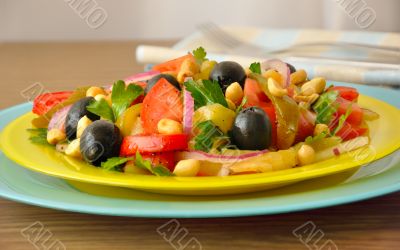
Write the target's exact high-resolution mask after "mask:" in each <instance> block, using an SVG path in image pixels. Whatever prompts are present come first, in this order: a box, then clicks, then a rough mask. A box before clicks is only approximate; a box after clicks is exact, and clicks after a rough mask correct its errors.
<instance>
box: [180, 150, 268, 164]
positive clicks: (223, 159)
mask: <svg viewBox="0 0 400 250" xmlns="http://www.w3.org/2000/svg"><path fill="white" fill-rule="evenodd" d="M267 152H268V150H261V151H257V152H251V153H245V154H238V155H217V154H210V153H206V152H203V151H197V150H193V151H181V152H177V153H176V154H175V156H176V158H177V159H178V160H185V159H195V160H201V161H209V162H216V163H223V164H229V163H235V162H238V161H243V160H247V159H249V158H252V157H256V156H260V155H262V154H265V153H267ZM238 153H239V152H238Z"/></svg>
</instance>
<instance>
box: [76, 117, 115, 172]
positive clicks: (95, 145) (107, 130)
mask: <svg viewBox="0 0 400 250" xmlns="http://www.w3.org/2000/svg"><path fill="white" fill-rule="evenodd" d="M121 143H122V136H121V133H120V131H119V129H118V127H117V126H115V125H114V124H113V123H111V122H109V121H105V120H99V121H95V122H93V123H92V124H90V125H89V126H88V127H87V128H85V130H84V131H83V133H82V136H81V138H80V150H81V154H82V156H83V158H84V159H85V161H87V162H89V163H91V164H93V165H95V166H99V165H100V163H101V162H103V161H106V160H107V159H108V158H111V157H115V156H118V155H119V150H120V147H121Z"/></svg>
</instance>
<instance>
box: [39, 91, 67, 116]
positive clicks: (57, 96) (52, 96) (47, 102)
mask: <svg viewBox="0 0 400 250" xmlns="http://www.w3.org/2000/svg"><path fill="white" fill-rule="evenodd" d="M72 93H73V91H63V92H53V93H44V94H41V95H38V96H37V97H36V98H35V99H34V100H33V108H32V112H33V113H35V114H37V115H44V114H46V113H47V111H49V110H50V109H51V108H52V107H53V106H55V105H57V104H58V103H60V102H63V101H65V100H66V99H67V98H68V97H69V96H70V95H71V94H72Z"/></svg>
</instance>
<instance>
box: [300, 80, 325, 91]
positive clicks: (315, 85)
mask: <svg viewBox="0 0 400 250" xmlns="http://www.w3.org/2000/svg"><path fill="white" fill-rule="evenodd" d="M325 86H326V81H325V79H324V78H322V77H316V78H313V79H312V80H311V81H308V82H306V83H304V84H303V86H301V95H312V94H321V93H322V92H323V91H324V89H325Z"/></svg>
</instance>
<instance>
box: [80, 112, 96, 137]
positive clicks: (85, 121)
mask: <svg viewBox="0 0 400 250" xmlns="http://www.w3.org/2000/svg"><path fill="white" fill-rule="evenodd" d="M91 123H92V121H91V120H90V119H89V118H87V116H86V115H85V116H84V117H82V118H81V119H79V121H78V126H77V129H76V137H77V138H80V137H81V135H82V133H83V131H84V130H85V128H86V127H87V126H89V125H90V124H91Z"/></svg>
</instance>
